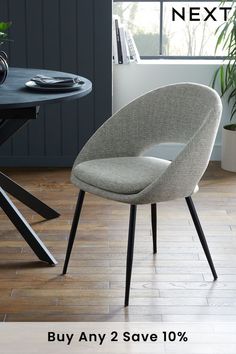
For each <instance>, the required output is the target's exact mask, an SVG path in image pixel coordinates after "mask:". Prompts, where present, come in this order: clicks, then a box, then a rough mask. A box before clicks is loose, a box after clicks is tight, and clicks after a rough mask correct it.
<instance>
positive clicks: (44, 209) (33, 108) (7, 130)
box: [0, 68, 92, 265]
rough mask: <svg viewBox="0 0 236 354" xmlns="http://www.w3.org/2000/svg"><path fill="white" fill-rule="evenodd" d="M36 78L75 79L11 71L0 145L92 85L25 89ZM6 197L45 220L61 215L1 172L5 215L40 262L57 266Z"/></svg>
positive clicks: (0, 107)
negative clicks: (43, 109) (42, 111)
mask: <svg viewBox="0 0 236 354" xmlns="http://www.w3.org/2000/svg"><path fill="white" fill-rule="evenodd" d="M38 74H41V75H47V76H76V75H73V74H68V73H64V72H58V71H51V70H38V69H24V68H10V70H9V75H8V77H7V80H6V81H5V83H4V84H3V85H2V86H0V145H2V144H3V143H4V142H5V141H6V140H8V139H9V138H10V137H11V136H13V135H14V134H15V133H16V132H17V131H18V130H19V129H20V128H22V127H23V126H24V125H25V124H26V123H27V122H29V121H30V120H32V119H36V118H37V116H38V112H39V107H40V106H41V105H43V104H49V103H62V102H65V101H69V100H75V99H79V98H82V97H84V96H86V95H88V94H89V93H90V92H91V91H92V83H91V82H90V81H89V80H87V79H86V78H84V77H81V76H80V78H81V79H82V80H83V81H84V82H85V84H84V85H83V86H82V87H81V89H80V90H77V91H66V92H56V93H55V92H49V91H47V92H45V91H44V92H39V91H33V90H30V89H29V88H26V87H25V83H26V82H27V81H29V80H30V79H31V78H32V77H34V76H36V75H38ZM7 193H9V194H11V195H12V196H13V197H15V198H16V199H18V200H19V201H21V202H22V203H23V204H25V205H27V206H28V207H29V208H31V209H32V210H34V211H35V212H36V213H38V214H40V215H41V216H43V217H44V218H45V219H47V220H50V219H54V218H57V217H58V216H60V215H59V214H58V213H57V212H56V211H55V210H53V209H52V208H50V207H49V206H47V205H46V204H44V203H43V202H42V201H41V200H39V199H38V198H36V197H35V196H33V195H32V194H31V193H29V192H27V191H26V190H25V189H23V188H22V187H21V186H19V185H18V184H17V183H15V182H14V181H12V180H11V179H10V178H9V177H7V176H6V175H5V174H3V173H2V172H0V208H1V209H2V210H3V211H4V212H5V214H6V215H7V216H8V218H9V219H10V220H11V222H12V223H13V224H14V225H15V227H16V228H17V230H18V231H19V232H20V234H21V235H22V236H23V238H24V239H25V241H26V242H27V243H28V245H29V246H30V247H31V248H32V250H33V251H34V253H35V254H36V255H37V257H38V258H39V259H40V260H42V261H44V262H47V263H49V264H51V265H55V264H57V261H56V260H55V258H54V257H53V255H52V254H51V253H50V252H49V250H48V249H47V248H46V246H45V245H44V244H43V242H42V241H41V240H40V239H39V237H38V236H37V234H36V233H35V232H34V230H33V229H32V228H31V226H30V225H29V224H28V222H27V221H26V220H25V218H24V217H23V215H22V214H21V213H20V211H19V210H18V209H17V208H16V206H15V205H14V204H13V202H12V201H11V199H10V198H9V196H8V195H7Z"/></svg>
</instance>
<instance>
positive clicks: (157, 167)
mask: <svg viewBox="0 0 236 354" xmlns="http://www.w3.org/2000/svg"><path fill="white" fill-rule="evenodd" d="M169 164H170V162H169V161H166V160H161V159H157V158H155V157H141V156H140V157H116V158H110V159H98V160H90V161H86V162H82V163H80V164H79V165H78V166H76V167H75V169H74V175H75V176H76V177H77V176H78V178H79V179H80V180H81V181H83V182H86V183H88V184H90V185H92V186H94V187H97V188H101V189H103V190H107V191H113V192H114V193H121V194H135V193H139V192H140V191H142V190H143V189H144V188H146V187H147V186H148V185H149V184H150V183H152V182H153V181H155V179H157V178H158V177H159V176H160V175H161V174H162V173H163V171H164V170H166V168H167V167H168V166H169Z"/></svg>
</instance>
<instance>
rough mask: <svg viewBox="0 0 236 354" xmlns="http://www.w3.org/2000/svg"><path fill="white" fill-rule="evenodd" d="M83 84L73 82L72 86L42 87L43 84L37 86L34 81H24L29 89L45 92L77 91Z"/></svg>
mask: <svg viewBox="0 0 236 354" xmlns="http://www.w3.org/2000/svg"><path fill="white" fill-rule="evenodd" d="M83 85H84V82H83V83H80V84H74V85H73V86H70V87H68V86H64V87H49V86H47V87H43V86H39V85H37V84H36V83H35V82H34V81H28V82H26V83H25V86H26V87H27V88H29V89H31V90H35V91H47V92H49V91H50V92H66V91H77V90H80V89H81V88H82V86H83Z"/></svg>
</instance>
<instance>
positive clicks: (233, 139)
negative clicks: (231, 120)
mask: <svg viewBox="0 0 236 354" xmlns="http://www.w3.org/2000/svg"><path fill="white" fill-rule="evenodd" d="M221 168H223V170H226V171H230V172H236V124H229V125H225V126H224V127H223V132H222V154H221Z"/></svg>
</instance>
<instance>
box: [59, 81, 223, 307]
mask: <svg viewBox="0 0 236 354" xmlns="http://www.w3.org/2000/svg"><path fill="white" fill-rule="evenodd" d="M221 111H222V104H221V100H220V98H219V96H218V94H217V93H216V92H215V91H214V90H212V89H210V88H209V87H206V86H203V85H198V84H193V83H180V84H175V85H169V86H165V87H161V88H159V89H156V90H154V91H151V92H149V93H147V94H145V95H143V96H141V97H139V98H138V99H136V100H134V101H133V102H131V103H130V104H128V105H127V106H126V107H124V108H122V109H121V110H120V111H119V112H117V113H116V114H114V115H113V116H112V117H111V118H110V119H108V120H107V121H106V122H105V123H104V124H103V125H102V126H101V127H100V128H99V129H98V130H97V132H96V133H95V134H94V135H93V136H92V137H91V139H90V140H89V141H88V142H87V144H86V145H85V146H84V148H83V149H82V151H81V152H80V154H79V156H78V158H77V159H76V161H75V164H74V167H73V170H72V182H73V183H74V184H75V185H76V186H77V187H78V188H80V193H79V197H78V202H77V206H76V210H75V215H74V220H73V224H72V229H71V233H70V237H69V243H68V249H67V254H66V260H65V264H64V269H63V274H65V273H66V271H67V267H68V262H69V258H70V254H71V251H72V247H73V242H74V239H75V235H76V230H77V226H78V222H79V217H80V212H81V208H82V204H83V200H84V195H85V191H86V192H89V193H93V194H95V195H98V196H101V197H104V198H108V199H111V200H115V201H118V202H123V203H127V204H130V224H129V236H128V250H127V265H126V293H125V306H128V303H129V292H130V281H131V272H132V262H133V248H134V236H135V221H136V208H137V205H138V204H151V215H152V231H153V250H154V253H156V252H157V245H156V227H157V226H156V203H158V202H162V201H168V200H173V199H176V198H186V201H187V205H188V208H189V210H190V213H191V216H192V218H193V221H194V224H195V227H196V230H197V232H198V235H199V238H200V241H201V244H202V246H203V249H204V251H205V254H206V257H207V260H208V262H209V265H210V268H211V271H212V274H213V277H214V279H215V280H216V279H217V274H216V271H215V268H214V265H213V262H212V258H211V255H210V252H209V249H208V246H207V242H206V239H205V236H204V233H203V230H202V228H201V224H200V222H199V219H198V216H197V213H196V210H195V207H194V204H193V201H192V198H191V195H192V194H193V193H194V192H196V191H197V190H198V186H197V184H198V182H199V180H200V179H201V177H202V175H203V173H204V171H205V169H206V167H207V165H208V162H209V158H210V155H211V152H212V148H213V144H214V141H215V137H216V133H217V129H218V126H219V122H220V117H221ZM160 143H183V144H185V145H184V148H183V149H182V151H181V152H180V153H179V154H178V156H177V157H176V158H175V160H174V161H172V162H170V161H167V160H163V159H158V158H154V157H144V156H143V154H144V152H145V150H147V149H148V148H150V147H151V146H153V145H156V144H160Z"/></svg>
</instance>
